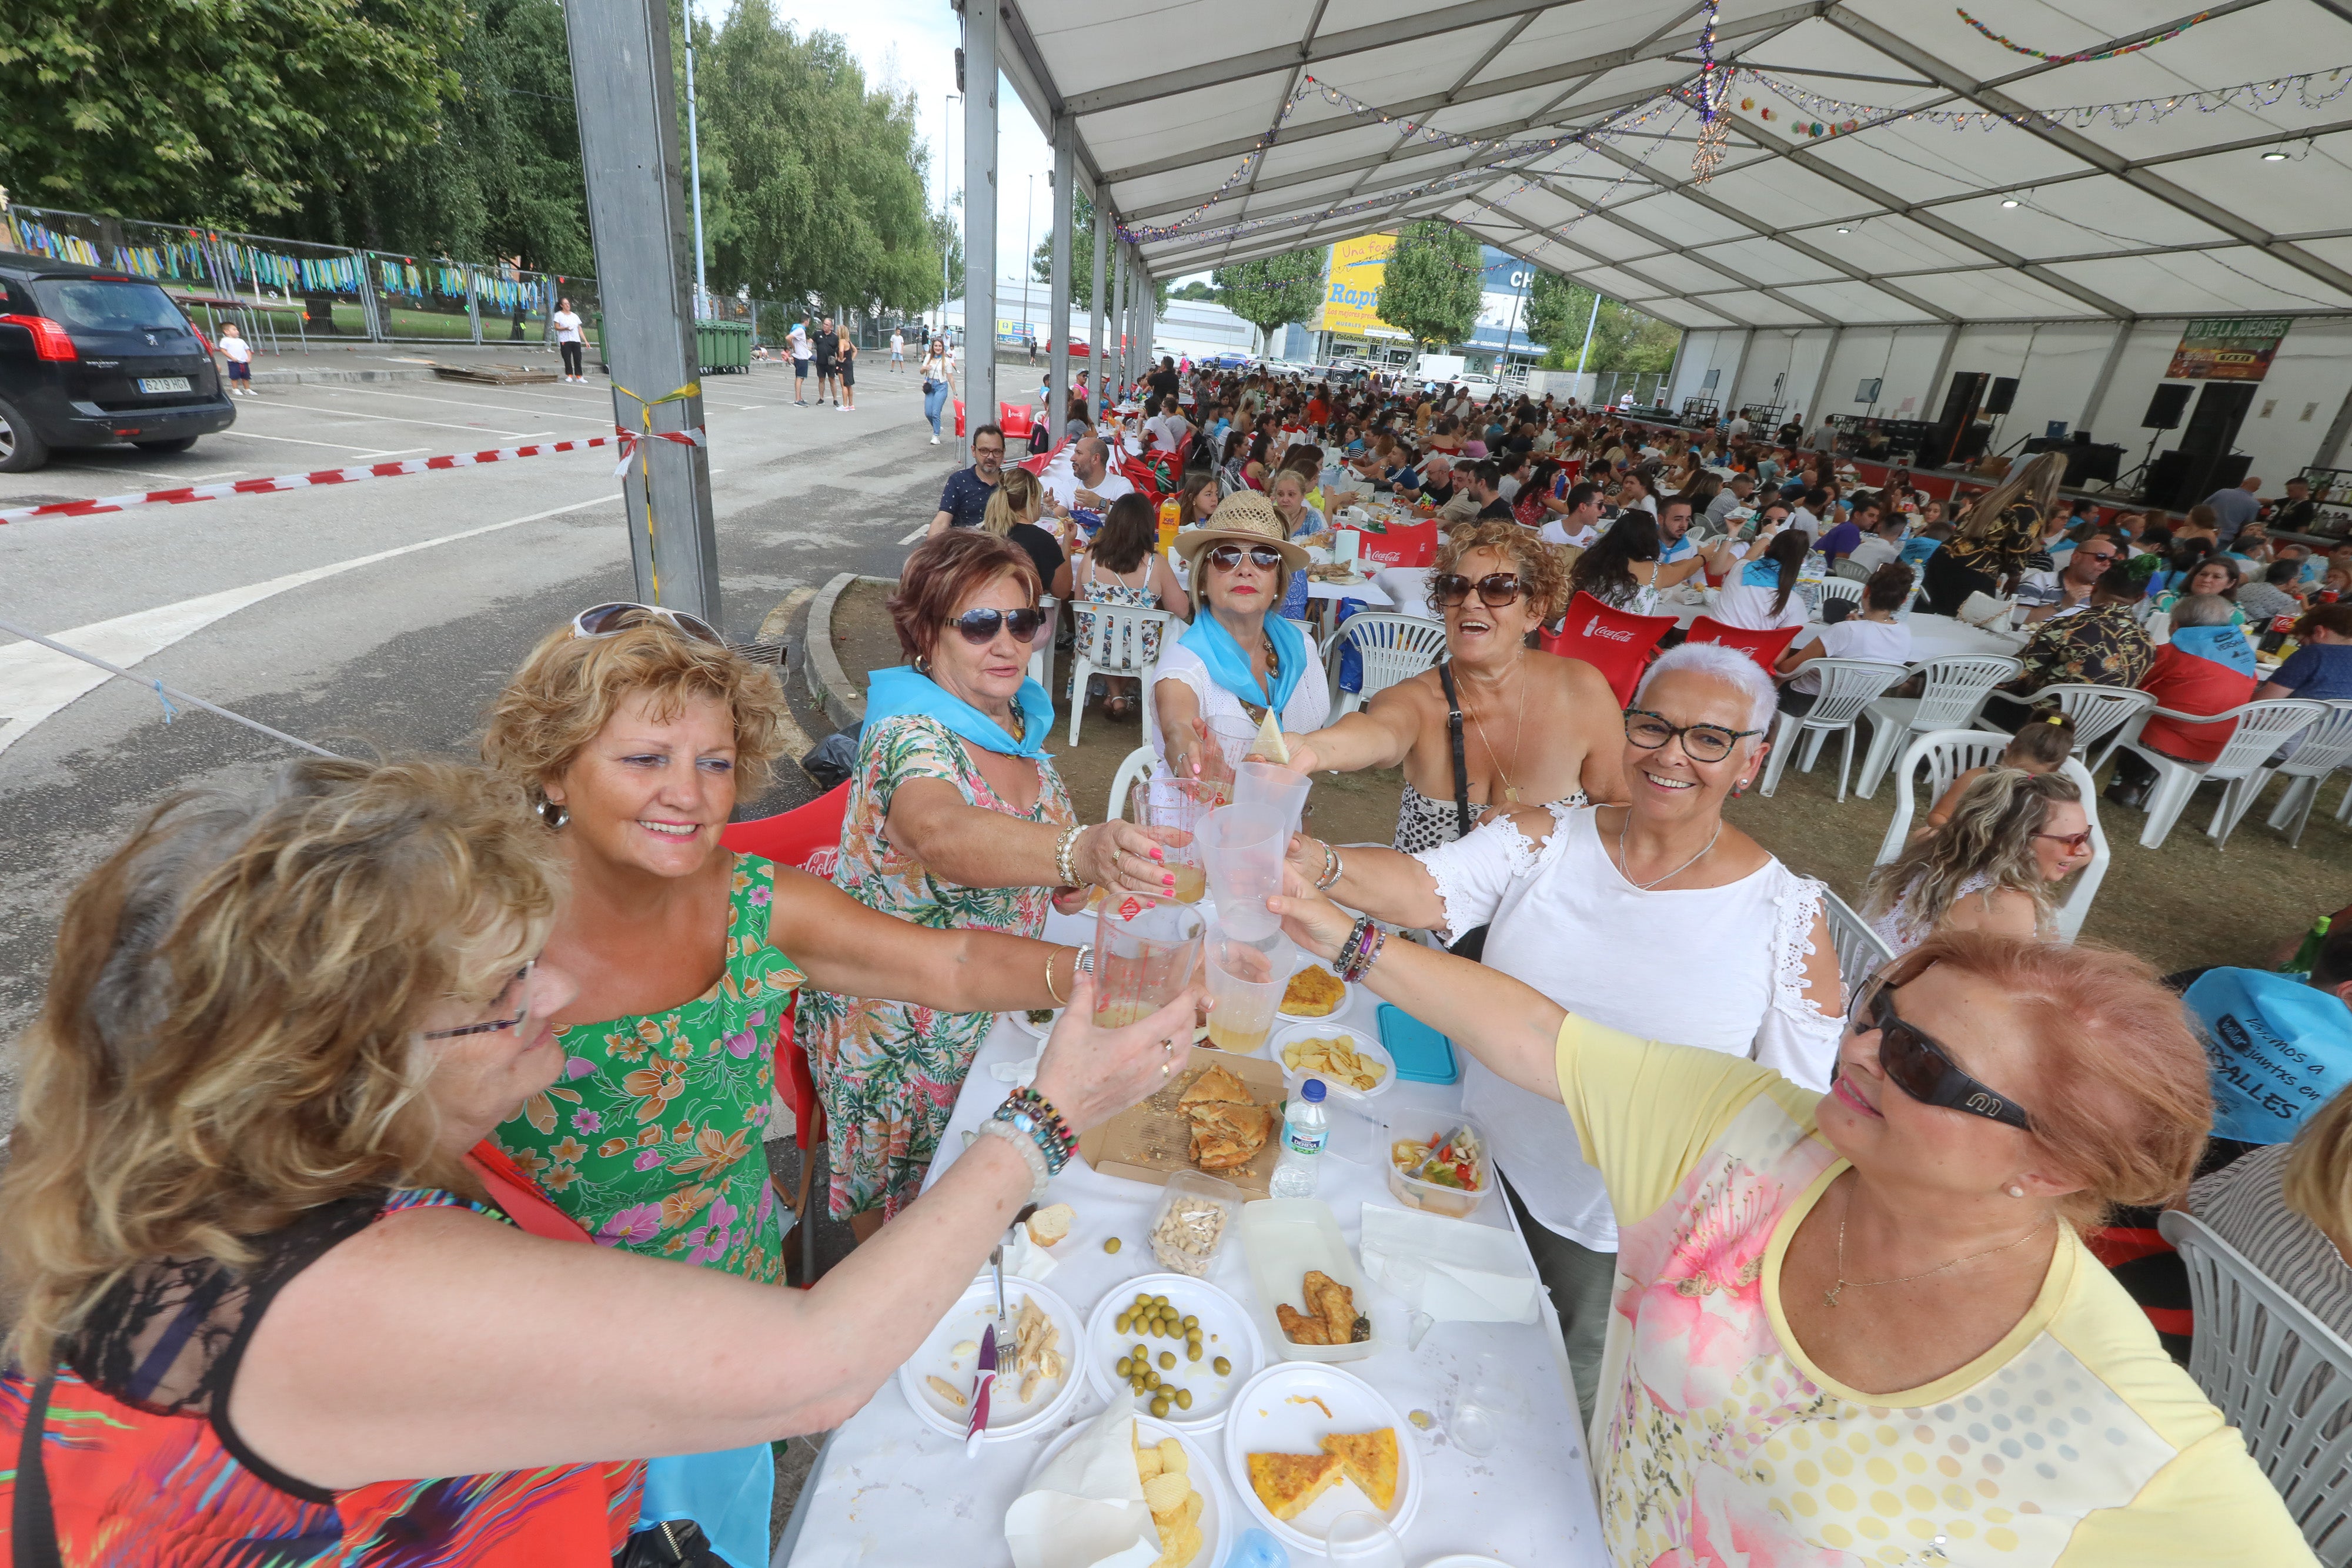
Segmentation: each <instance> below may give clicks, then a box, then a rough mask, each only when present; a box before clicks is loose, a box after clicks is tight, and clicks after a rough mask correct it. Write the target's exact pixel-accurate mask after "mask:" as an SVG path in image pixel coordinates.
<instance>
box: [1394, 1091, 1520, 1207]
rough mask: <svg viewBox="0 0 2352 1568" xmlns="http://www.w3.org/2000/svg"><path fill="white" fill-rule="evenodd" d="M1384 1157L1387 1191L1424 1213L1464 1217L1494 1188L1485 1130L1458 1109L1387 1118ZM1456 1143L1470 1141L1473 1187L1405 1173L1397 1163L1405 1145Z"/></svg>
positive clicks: (1490, 1157) (1491, 1151)
mask: <svg viewBox="0 0 2352 1568" xmlns="http://www.w3.org/2000/svg"><path fill="white" fill-rule="evenodd" d="M1387 1133H1388V1140H1387V1148H1386V1151H1385V1153H1386V1156H1387V1163H1388V1172H1389V1194H1390V1196H1391V1197H1394V1198H1395V1199H1396V1200H1397V1201H1398V1202H1399V1203H1401V1204H1403V1205H1404V1206H1405V1207H1408V1208H1417V1209H1420V1210H1422V1211H1423V1213H1426V1214H1443V1215H1447V1216H1450V1217H1452V1218H1455V1219H1465V1218H1468V1217H1469V1216H1471V1215H1473V1214H1475V1213H1476V1212H1477V1210H1478V1206H1479V1205H1480V1204H1482V1203H1484V1202H1486V1195H1487V1194H1488V1193H1490V1192H1492V1191H1494V1190H1495V1157H1494V1153H1493V1148H1492V1145H1489V1144H1488V1143H1487V1142H1486V1128H1484V1127H1482V1126H1480V1125H1479V1124H1477V1122H1476V1121H1475V1120H1474V1119H1472V1118H1471V1117H1468V1116H1465V1115H1463V1114H1462V1113H1460V1112H1454V1113H1442V1112H1423V1113H1416V1114H1415V1115H1414V1116H1413V1117H1412V1120H1411V1121H1405V1122H1397V1121H1391V1122H1390V1123H1389V1124H1388V1126H1387ZM1449 1138H1450V1139H1452V1140H1453V1141H1454V1142H1455V1143H1456V1144H1460V1143H1462V1142H1463V1141H1465V1140H1467V1141H1468V1142H1470V1143H1472V1144H1474V1145H1475V1148H1476V1152H1477V1158H1476V1159H1475V1161H1473V1162H1472V1170H1473V1174H1474V1178H1475V1183H1476V1185H1475V1187H1470V1188H1464V1187H1458V1186H1449V1185H1447V1184H1446V1183H1444V1182H1434V1181H1428V1180H1424V1179H1422V1178H1420V1177H1416V1176H1407V1175H1405V1173H1404V1168H1403V1166H1401V1165H1399V1164H1398V1159H1399V1157H1400V1155H1402V1153H1403V1152H1404V1151H1403V1150H1402V1147H1401V1145H1405V1144H1420V1145H1433V1144H1435V1143H1436V1142H1437V1141H1439V1140H1442V1139H1449Z"/></svg>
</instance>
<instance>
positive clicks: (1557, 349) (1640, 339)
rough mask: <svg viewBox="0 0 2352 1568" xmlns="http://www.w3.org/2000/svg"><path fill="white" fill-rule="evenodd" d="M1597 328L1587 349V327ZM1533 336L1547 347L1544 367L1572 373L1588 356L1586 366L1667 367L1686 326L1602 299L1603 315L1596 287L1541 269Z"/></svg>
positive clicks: (1532, 304)
mask: <svg viewBox="0 0 2352 1568" xmlns="http://www.w3.org/2000/svg"><path fill="white" fill-rule="evenodd" d="M1588 322H1590V323H1591V328H1592V347H1591V352H1590V353H1586V352H1585V345H1584V330H1585V326H1586V324H1587V323H1588ZM1682 336H1683V333H1682V329H1681V328H1679V327H1677V326H1675V325H1674V324H1673V323H1672V322H1670V321H1661V320H1659V319H1657V318H1656V317H1654V316H1648V315H1644V314H1643V312H1641V311H1639V310H1636V309H1635V308H1633V307H1632V306H1631V305H1627V304H1624V303H1622V301H1619V300H1615V299H1606V298H1604V299H1602V300H1601V313H1600V314H1599V315H1598V316H1597V317H1596V316H1595V315H1593V313H1592V290H1591V289H1590V288H1587V287H1584V286H1583V285H1582V284H1580V283H1571V282H1570V281H1569V280H1568V279H1567V278H1565V277H1560V276H1559V275H1558V274H1557V273H1550V272H1546V271H1544V270H1543V269H1542V268H1541V267H1538V268H1537V269H1536V276H1535V283H1534V286H1533V287H1531V288H1529V289H1528V338H1529V339H1531V340H1534V341H1535V342H1538V343H1542V344H1545V345H1547V349H1546V351H1545V354H1544V357H1543V366H1544V369H1546V370H1550V371H1572V370H1575V369H1576V368H1577V358H1578V356H1579V355H1580V354H1583V355H1584V369H1586V370H1587V371H1595V372H1598V371H1663V370H1666V369H1668V368H1669V367H1671V366H1672V365H1673V364H1674V362H1675V346H1676V345H1677V344H1679V343H1680V342H1681V341H1682Z"/></svg>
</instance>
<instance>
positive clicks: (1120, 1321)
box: [1111, 1312, 1135, 1333]
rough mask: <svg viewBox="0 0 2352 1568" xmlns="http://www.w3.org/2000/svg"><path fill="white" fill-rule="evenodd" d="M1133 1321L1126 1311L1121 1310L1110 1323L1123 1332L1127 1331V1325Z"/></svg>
mask: <svg viewBox="0 0 2352 1568" xmlns="http://www.w3.org/2000/svg"><path fill="white" fill-rule="evenodd" d="M1134 1321H1135V1319H1134V1318H1133V1317H1132V1316H1130V1315H1129V1314H1128V1313H1126V1312H1121V1313H1119V1314H1118V1316H1117V1317H1116V1318H1113V1319H1112V1320H1111V1322H1112V1323H1113V1324H1115V1325H1116V1326H1117V1328H1118V1332H1119V1333H1126V1332H1127V1325H1128V1324H1129V1323H1131V1322H1134Z"/></svg>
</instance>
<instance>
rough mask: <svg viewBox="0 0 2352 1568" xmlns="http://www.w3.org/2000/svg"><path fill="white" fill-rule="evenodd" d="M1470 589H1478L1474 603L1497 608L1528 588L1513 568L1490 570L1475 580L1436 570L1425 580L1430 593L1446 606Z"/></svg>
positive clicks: (1455, 573) (1468, 592)
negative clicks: (1476, 599) (1436, 571)
mask: <svg viewBox="0 0 2352 1568" xmlns="http://www.w3.org/2000/svg"><path fill="white" fill-rule="evenodd" d="M1474 588H1475V589H1476V590H1477V592H1478V602H1479V603H1481V604H1483V605H1485V606H1486V608H1487V609H1489V610H1500V609H1501V608H1502V607H1503V606H1504V605H1506V604H1508V603H1510V602H1512V601H1514V600H1516V599H1517V598H1518V597H1519V596H1520V595H1521V594H1523V593H1525V592H1526V591H1528V588H1527V584H1525V583H1523V582H1521V581H1520V580H1519V577H1518V573H1517V572H1513V571H1491V572H1488V573H1487V574H1486V576H1484V577H1482V578H1480V579H1479V580H1477V581H1476V582H1475V583H1474V582H1472V581H1471V580H1469V579H1468V578H1466V577H1464V576H1463V575H1462V574H1461V573H1460V572H1456V571H1445V572H1440V573H1439V574H1438V575H1437V576H1435V577H1433V578H1431V579H1430V580H1429V591H1430V596H1431V597H1432V598H1433V599H1435V600H1436V601H1437V602H1439V603H1440V604H1444V605H1447V606H1449V607H1450V606H1452V605H1455V604H1460V603H1462V602H1463V601H1465V600H1466V599H1468V598H1469V597H1470V591H1471V590H1472V589H1474Z"/></svg>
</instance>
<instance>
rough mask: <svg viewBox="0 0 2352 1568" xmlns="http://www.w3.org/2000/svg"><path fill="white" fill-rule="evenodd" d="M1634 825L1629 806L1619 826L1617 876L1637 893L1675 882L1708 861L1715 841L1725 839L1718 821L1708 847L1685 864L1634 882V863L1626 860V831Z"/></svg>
mask: <svg viewBox="0 0 2352 1568" xmlns="http://www.w3.org/2000/svg"><path fill="white" fill-rule="evenodd" d="M1632 826H1633V808H1632V807H1631V806H1628V807H1626V808H1625V820H1624V821H1622V822H1621V823H1619V824H1618V826H1617V874H1618V875H1620V876H1622V877H1623V878H1624V879H1625V880H1626V882H1628V883H1631V884H1632V885H1633V890H1634V891H1635V892H1637V893H1647V892H1649V891H1650V890H1651V889H1652V888H1654V887H1655V886H1657V885H1658V883H1662V882H1672V881H1674V880H1675V878H1676V877H1678V876H1680V875H1682V873H1685V872H1686V871H1688V870H1690V868H1691V867H1693V866H1695V865H1696V864H1698V862H1701V861H1703V860H1705V859H1706V857H1707V855H1708V853H1709V852H1711V851H1712V850H1713V849H1714V848H1715V841H1716V840H1717V839H1719V838H1721V837H1723V823H1722V821H1720V820H1718V821H1717V822H1716V824H1715V831H1713V832H1712V833H1709V834H1708V835H1707V836H1706V847H1705V848H1704V849H1701V850H1700V851H1699V852H1698V853H1696V854H1695V855H1693V856H1691V858H1690V859H1688V860H1686V861H1685V862H1683V863H1682V864H1680V865H1678V866H1676V867H1675V869H1674V870H1672V871H1670V872H1668V873H1666V874H1665V875H1664V876H1654V877H1652V878H1651V879H1650V880H1649V881H1647V882H1634V881H1633V862H1632V861H1630V860H1627V859H1626V858H1625V830H1626V829H1628V828H1630V827H1632Z"/></svg>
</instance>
